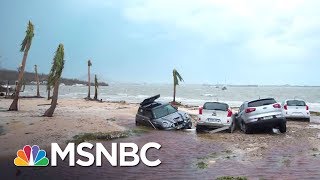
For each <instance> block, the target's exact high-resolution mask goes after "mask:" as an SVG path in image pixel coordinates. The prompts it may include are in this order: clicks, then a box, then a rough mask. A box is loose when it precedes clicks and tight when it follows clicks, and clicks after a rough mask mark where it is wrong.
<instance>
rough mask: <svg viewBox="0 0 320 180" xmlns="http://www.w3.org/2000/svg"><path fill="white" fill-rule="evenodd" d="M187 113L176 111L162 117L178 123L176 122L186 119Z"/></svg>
mask: <svg viewBox="0 0 320 180" xmlns="http://www.w3.org/2000/svg"><path fill="white" fill-rule="evenodd" d="M185 114H186V113H185V112H182V111H177V112H175V113H172V114H169V115H167V116H164V117H162V118H160V119H161V120H165V121H169V122H171V123H176V122H180V121H184V118H185V116H186V115H185Z"/></svg>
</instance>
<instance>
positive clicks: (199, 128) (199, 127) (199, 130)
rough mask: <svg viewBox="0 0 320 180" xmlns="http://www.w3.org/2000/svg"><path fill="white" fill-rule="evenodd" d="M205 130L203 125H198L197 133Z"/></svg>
mask: <svg viewBox="0 0 320 180" xmlns="http://www.w3.org/2000/svg"><path fill="white" fill-rule="evenodd" d="M203 131H204V128H203V127H201V126H197V127H196V132H197V133H202V132H203Z"/></svg>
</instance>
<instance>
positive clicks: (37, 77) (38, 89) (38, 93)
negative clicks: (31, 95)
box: [35, 67, 40, 97]
mask: <svg viewBox="0 0 320 180" xmlns="http://www.w3.org/2000/svg"><path fill="white" fill-rule="evenodd" d="M35 73H36V81H37V97H40V86H39V76H38V70H37V67H35Z"/></svg>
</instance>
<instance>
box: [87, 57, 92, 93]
mask: <svg viewBox="0 0 320 180" xmlns="http://www.w3.org/2000/svg"><path fill="white" fill-rule="evenodd" d="M91 66H92V63H91V61H90V60H88V97H87V99H91V97H90V87H91V83H90V67H91Z"/></svg>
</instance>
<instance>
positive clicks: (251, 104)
mask: <svg viewBox="0 0 320 180" xmlns="http://www.w3.org/2000/svg"><path fill="white" fill-rule="evenodd" d="M274 103H277V102H276V100H274V99H272V98H270V99H259V100H256V101H251V102H249V103H248V107H259V106H266V105H270V104H274Z"/></svg>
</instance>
